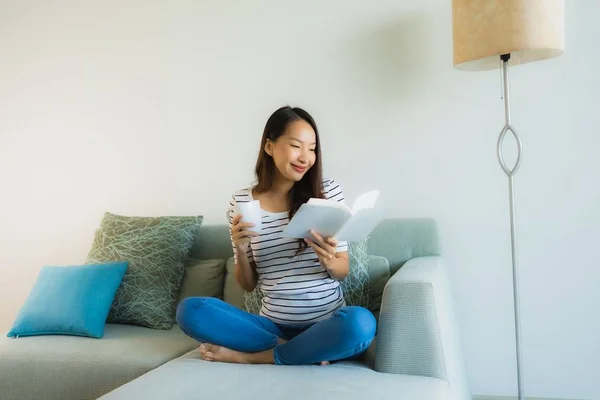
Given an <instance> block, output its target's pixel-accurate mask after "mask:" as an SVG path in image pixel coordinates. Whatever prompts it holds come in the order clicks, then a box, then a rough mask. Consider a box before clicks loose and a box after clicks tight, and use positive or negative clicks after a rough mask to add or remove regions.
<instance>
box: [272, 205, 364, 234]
mask: <svg viewBox="0 0 600 400" xmlns="http://www.w3.org/2000/svg"><path fill="white" fill-rule="evenodd" d="M351 216H352V214H351V213H350V211H349V210H345V209H343V208H339V207H323V206H322V205H316V204H309V203H305V204H302V206H300V209H299V210H298V211H297V212H296V214H295V215H294V217H293V218H292V220H291V221H290V223H289V224H288V225H287V227H286V228H285V229H284V230H283V232H282V235H283V237H289V238H305V237H309V238H310V237H312V235H311V234H310V231H311V230H314V231H315V232H317V233H318V234H320V235H321V236H323V237H328V236H335V234H336V233H337V232H338V231H339V230H340V228H341V227H342V226H343V225H344V224H345V223H346V221H348V220H349V219H350V217H351Z"/></svg>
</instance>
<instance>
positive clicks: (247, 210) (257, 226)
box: [236, 200, 262, 233]
mask: <svg viewBox="0 0 600 400" xmlns="http://www.w3.org/2000/svg"><path fill="white" fill-rule="evenodd" d="M236 208H237V212H238V214H241V215H242V218H241V219H240V222H250V223H252V224H254V226H252V227H250V228H247V229H248V230H249V231H253V232H256V233H260V230H261V220H262V215H261V212H260V202H259V201H258V200H252V201H249V202H247V203H242V202H240V203H237V205H236Z"/></svg>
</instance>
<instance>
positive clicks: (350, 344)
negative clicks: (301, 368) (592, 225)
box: [177, 297, 376, 365]
mask: <svg viewBox="0 0 600 400" xmlns="http://www.w3.org/2000/svg"><path fill="white" fill-rule="evenodd" d="M177 323H178V324H179V327H180V328H181V330H182V331H183V332H184V333H185V334H186V335H188V336H190V337H192V338H194V339H196V340H197V341H199V342H204V343H211V344H215V345H218V346H224V347H227V348H229V349H232V350H237V351H241V352H245V353H254V352H258V351H264V350H269V349H274V354H273V355H274V358H275V364H279V365H305V364H317V363H320V362H321V361H338V360H343V359H348V358H352V357H354V356H358V355H360V354H361V353H363V352H364V351H365V350H366V349H367V348H368V347H369V345H370V344H371V342H372V341H373V337H374V336H375V330H376V322H375V317H374V316H373V314H371V312H370V311H368V310H367V309H365V308H362V307H356V306H349V307H341V308H340V309H338V310H337V311H336V312H335V313H334V314H333V315H332V316H331V317H330V318H328V319H325V320H322V321H318V322H316V323H313V324H305V325H278V324H275V323H274V322H273V321H271V320H270V319H268V318H266V317H263V316H261V315H255V314H251V313H248V312H246V311H243V310H240V309H239V308H236V307H234V306H232V305H230V304H228V303H225V302H224V301H222V300H219V299H216V298H212V297H188V298H186V299H184V300H183V301H182V302H181V303H180V304H179V306H178V307H177ZM278 338H281V339H284V340H287V342H286V343H284V344H280V345H278Z"/></svg>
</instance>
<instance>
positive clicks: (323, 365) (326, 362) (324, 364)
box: [321, 361, 329, 367]
mask: <svg viewBox="0 0 600 400" xmlns="http://www.w3.org/2000/svg"><path fill="white" fill-rule="evenodd" d="M327 365H329V361H321V367H325V366H327Z"/></svg>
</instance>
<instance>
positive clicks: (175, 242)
mask: <svg viewBox="0 0 600 400" xmlns="http://www.w3.org/2000/svg"><path fill="white" fill-rule="evenodd" d="M202 219H203V218H202V216H191V217H127V216H120V215H115V214H111V213H105V215H104V218H103V219H102V222H101V224H100V228H99V229H98V230H97V231H96V233H95V236H94V242H93V244H92V248H91V250H90V252H89V254H88V258H87V263H88V264H94V263H103V262H111V261H127V262H129V268H128V270H127V272H126V274H125V276H124V278H123V281H122V282H121V285H120V287H119V289H118V290H117V294H116V295H115V299H114V301H113V304H112V306H111V309H110V312H109V315H108V318H107V322H112V323H121V324H131V325H139V326H145V327H148V328H153V329H163V330H167V329H171V328H172V327H173V312H174V311H175V304H176V302H177V296H178V293H179V286H180V285H181V280H182V278H183V274H184V261H185V260H186V259H187V258H188V255H189V253H190V250H191V248H192V245H193V243H194V239H195V238H196V235H197V233H198V228H199V227H200V224H201V223H202Z"/></svg>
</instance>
